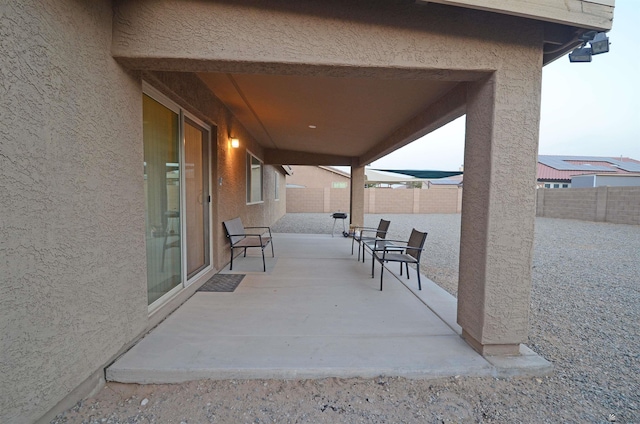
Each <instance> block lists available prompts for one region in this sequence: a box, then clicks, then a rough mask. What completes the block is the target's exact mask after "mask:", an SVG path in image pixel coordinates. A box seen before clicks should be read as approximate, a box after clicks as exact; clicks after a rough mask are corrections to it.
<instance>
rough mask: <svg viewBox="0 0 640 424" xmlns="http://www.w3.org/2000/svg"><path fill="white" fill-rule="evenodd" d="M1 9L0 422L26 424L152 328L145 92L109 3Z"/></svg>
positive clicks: (48, 2)
mask: <svg viewBox="0 0 640 424" xmlns="http://www.w3.org/2000/svg"><path fill="white" fill-rule="evenodd" d="M1 9H2V13H1V14H0V26H1V28H2V37H0V44H1V45H2V52H3V53H2V54H1V55H0V69H1V70H2V71H1V72H0V87H2V91H3V94H2V96H0V198H1V199H2V201H1V202H0V216H2V219H0V240H1V241H0V268H1V270H2V271H1V275H0V280H1V281H0V335H1V340H0V358H2V359H1V360H0V375H2V380H1V381H0V422H3V423H13V424H18V423H29V422H33V421H35V420H36V419H38V418H40V417H41V416H42V415H43V414H45V413H46V412H47V411H48V410H49V409H51V408H52V407H54V406H55V405H56V404H57V403H58V402H59V401H60V400H61V399H62V398H63V397H64V396H65V395H67V394H68V393H70V392H71V391H72V390H74V389H75V388H76V387H77V386H78V385H80V383H82V382H83V381H84V380H86V379H87V378H88V377H90V376H91V375H92V374H94V373H95V372H96V371H97V370H98V369H99V368H100V367H101V366H103V364H105V363H106V362H107V361H109V360H110V358H112V357H113V356H114V355H115V354H116V353H117V352H118V351H119V350H120V349H122V348H123V347H124V346H125V345H127V344H128V343H129V342H130V341H131V340H133V339H134V338H135V337H137V336H138V335H139V334H140V332H141V331H143V330H144V329H145V328H146V324H147V300H146V297H147V294H146V256H145V239H144V226H145V222H144V190H143V167H142V166H141V164H142V162H143V149H142V147H143V146H142V142H141V140H142V124H141V123H142V108H141V98H142V92H141V85H140V81H139V78H137V77H136V76H135V75H134V76H132V75H130V74H128V73H127V72H125V71H124V70H123V69H122V68H121V67H120V66H119V65H118V64H117V63H116V62H115V61H114V60H113V59H112V57H111V54H110V48H111V33H112V25H111V18H112V13H113V11H112V9H111V4H110V2H108V1H92V2H83V3H82V5H80V4H79V3H78V2H77V1H73V0H68V1H67V0H55V1H54V0H33V1H20V2H3V5H2V6H1Z"/></svg>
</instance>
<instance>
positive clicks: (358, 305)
mask: <svg viewBox="0 0 640 424" xmlns="http://www.w3.org/2000/svg"><path fill="white" fill-rule="evenodd" d="M274 242H275V243H276V244H275V246H276V258H275V259H273V258H271V259H270V260H269V261H268V265H267V266H268V269H267V272H266V273H264V272H262V258H261V256H256V252H254V253H251V254H249V255H248V256H247V257H246V258H243V257H239V258H238V260H234V271H233V273H240V272H242V273H245V274H246V277H245V278H244V279H243V281H242V282H241V283H240V285H239V286H238V288H237V289H236V290H235V291H234V292H232V293H216V292H198V293H196V294H195V295H194V296H193V297H192V298H190V299H189V300H188V301H187V302H186V303H185V304H184V305H182V306H181V307H180V308H179V309H178V310H176V311H175V312H174V313H173V314H172V315H171V316H169V317H168V318H167V319H166V320H165V321H164V322H162V323H161V324H160V325H159V326H158V327H157V328H155V329H154V330H153V331H151V332H150V333H149V334H147V335H146V336H145V337H144V338H143V339H142V340H140V341H139V342H138V343H137V344H136V345H135V346H134V347H133V348H132V349H130V350H129V351H128V352H127V353H125V354H124V355H123V356H121V357H120V358H119V359H118V360H117V361H116V362H115V363H114V364H112V365H111V366H110V367H109V368H108V369H107V379H108V380H110V381H118V382H124V383H142V384H145V383H176V382H183V381H188V380H197V379H228V378H245V379H249V378H283V379H287V378H322V377H330V376H336V377H373V376H378V375H392V376H405V377H419V378H428V377H442V376H452V375H465V376H487V375H497V374H499V373H501V374H504V375H513V374H517V373H518V369H519V368H527V364H531V363H533V362H535V363H536V367H530V368H531V369H533V373H542V371H541V368H540V367H541V366H543V368H544V363H546V364H548V363H547V362H546V361H544V359H542V358H539V357H538V356H537V355H535V354H534V353H533V352H531V351H527V352H526V353H527V355H523V356H522V357H518V359H517V360H516V361H514V360H512V361H507V362H504V361H503V362H499V361H500V360H498V361H493V363H492V362H490V361H488V360H487V359H485V358H483V357H482V356H480V355H479V354H477V353H476V352H475V351H474V350H473V349H472V348H471V347H469V346H468V345H467V344H466V343H465V342H464V341H463V340H462V339H461V338H460V336H459V333H460V328H459V327H458V326H457V324H456V323H455V307H456V302H455V299H454V298H453V297H452V296H451V295H449V294H448V293H447V292H445V291H444V290H442V289H440V288H439V287H438V286H437V285H435V284H434V283H433V282H431V281H429V280H428V279H427V278H425V277H423V290H422V291H417V288H416V289H412V288H411V284H413V285H416V280H415V271H413V270H412V272H413V273H414V274H413V275H412V277H411V280H408V282H407V280H406V278H405V277H402V279H400V280H399V279H396V278H395V277H394V275H392V273H390V272H388V271H385V273H386V274H387V275H386V276H385V289H384V291H382V292H381V291H379V279H378V278H375V279H372V278H371V274H370V272H371V267H370V262H367V263H365V264H363V263H362V262H358V261H357V260H356V258H355V256H352V255H351V240H350V239H345V238H338V237H335V238H331V237H330V236H319V235H299V234H275V235H274ZM259 254H260V252H259V251H258V252H257V255H259ZM252 267H253V268H252ZM251 269H253V270H251ZM222 272H223V273H228V272H230V271H228V269H225V270H223V271H222ZM376 273H377V276H376V277H378V276H379V266H378V268H377V270H376ZM400 282H402V283H405V282H406V283H407V286H405V285H404V284H402V283H400ZM529 352H530V353H531V354H532V355H534V356H530V355H528V353H529ZM531 359H533V361H532V360H531ZM541 361H543V362H541ZM528 373H529V374H530V372H528Z"/></svg>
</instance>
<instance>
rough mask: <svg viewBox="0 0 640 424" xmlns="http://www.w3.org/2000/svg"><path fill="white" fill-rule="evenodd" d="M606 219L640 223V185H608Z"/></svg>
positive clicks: (617, 222)
mask: <svg viewBox="0 0 640 424" xmlns="http://www.w3.org/2000/svg"><path fill="white" fill-rule="evenodd" d="M606 221H607V222H612V223H614V224H632V225H640V187H607V211H606Z"/></svg>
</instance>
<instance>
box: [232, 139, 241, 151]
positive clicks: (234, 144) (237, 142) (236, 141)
mask: <svg viewBox="0 0 640 424" xmlns="http://www.w3.org/2000/svg"><path fill="white" fill-rule="evenodd" d="M231 147H233V148H234V149H237V148H238V147H240V140H239V139H237V138H235V137H234V138H232V139H231Z"/></svg>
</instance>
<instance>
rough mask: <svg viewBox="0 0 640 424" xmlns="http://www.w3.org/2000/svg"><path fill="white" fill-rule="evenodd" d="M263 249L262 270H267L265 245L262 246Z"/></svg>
mask: <svg viewBox="0 0 640 424" xmlns="http://www.w3.org/2000/svg"><path fill="white" fill-rule="evenodd" d="M260 250H262V271H263V272H267V263H266V262H265V261H264V247H261V248H260Z"/></svg>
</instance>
